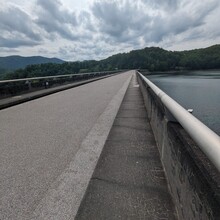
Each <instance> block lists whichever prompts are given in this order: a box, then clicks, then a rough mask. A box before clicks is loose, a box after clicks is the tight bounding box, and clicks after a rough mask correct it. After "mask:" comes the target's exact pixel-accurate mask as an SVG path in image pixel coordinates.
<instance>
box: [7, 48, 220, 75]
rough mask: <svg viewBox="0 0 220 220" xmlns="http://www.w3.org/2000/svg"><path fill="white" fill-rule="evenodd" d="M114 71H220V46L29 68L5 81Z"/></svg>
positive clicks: (151, 50)
mask: <svg viewBox="0 0 220 220" xmlns="http://www.w3.org/2000/svg"><path fill="white" fill-rule="evenodd" d="M115 69H148V70H150V71H170V70H198V69H204V70H205V69H220V45H214V46H211V47H208V48H205V49H196V50H189V51H167V50H164V49H162V48H158V47H149V48H148V47H147V48H145V49H142V50H133V51H131V52H129V53H121V54H116V55H113V56H111V57H109V58H107V59H104V60H100V61H94V60H91V61H82V62H66V63H62V64H54V63H49V64H37V65H29V66H27V67H26V68H25V69H20V70H16V71H14V72H13V73H9V74H6V75H5V76H4V78H5V79H12V78H25V77H34V76H49V75H60V74H73V73H79V72H90V71H103V70H115Z"/></svg>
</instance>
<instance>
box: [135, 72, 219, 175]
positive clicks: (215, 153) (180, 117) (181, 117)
mask: <svg viewBox="0 0 220 220" xmlns="http://www.w3.org/2000/svg"><path fill="white" fill-rule="evenodd" d="M137 73H138V75H139V76H140V78H141V80H142V81H143V82H144V84H145V85H147V86H148V87H150V88H151V89H152V90H153V92H154V93H155V94H156V96H157V97H158V98H159V99H160V101H161V102H162V103H163V105H164V106H165V107H166V108H167V110H168V111H169V112H170V113H171V114H172V115H173V117H174V118H175V119H176V120H177V121H178V122H179V123H180V124H181V125H182V127H183V128H184V129H185V131H186V132H187V133H188V134H189V136H190V137H191V138H192V139H193V140H194V141H195V143H196V144H197V145H198V147H199V148H200V149H201V150H202V151H203V152H204V153H205V155H206V156H207V157H208V158H209V160H210V161H211V162H212V163H213V165H214V166H215V167H216V168H217V169H218V171H219V172H220V137H219V136H218V135H217V134H216V133H215V132H213V131H212V130H211V129H210V128H208V127H207V126H206V125H204V124H203V123H202V122H201V121H199V120H198V119H197V118H196V117H194V116H193V115H192V114H190V113H189V112H188V111H187V110H186V109H184V108H183V107H182V106H181V105H179V104H178V103H177V102H176V101H174V100H173V99H172V98H171V97H170V96H168V95H167V94H166V93H165V92H163V91H162V90H161V89H159V88H158V87H157V86H156V85H155V84H154V83H152V82H151V81H150V80H149V79H147V78H146V77H145V76H144V75H142V74H141V73H140V72H138V71H137Z"/></svg>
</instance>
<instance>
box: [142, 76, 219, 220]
mask: <svg viewBox="0 0 220 220" xmlns="http://www.w3.org/2000/svg"><path fill="white" fill-rule="evenodd" d="M139 83H140V87H141V90H142V94H143V96H144V100H145V106H146V108H147V111H148V117H149V119H150V124H151V126H152V129H153V132H154V136H155V139H156V142H157V145H158V149H159V152H160V155H161V160H162V163H163V165H164V168H165V173H166V176H167V179H168V183H169V186H170V190H171V192H172V196H173V198H174V201H175V205H176V208H177V211H178V216H179V219H183V220H185V219H193V220H194V219H198V220H202V219H204V220H207V219H216V220H217V219H220V200H219V198H220V197H219V196H220V175H219V173H218V171H217V170H216V168H215V167H214V166H213V165H212V164H211V163H210V162H209V160H208V159H207V157H206V156H205V155H204V154H203V153H202V152H201V150H200V149H199V148H198V146H196V144H195V143H194V142H193V141H192V139H191V138H190V137H189V135H188V134H187V133H186V132H185V131H184V129H183V128H182V127H181V126H180V125H179V124H178V123H174V122H170V121H169V119H168V117H170V115H168V114H167V110H166V109H165V108H164V106H163V105H162V103H161V102H160V100H159V99H158V98H157V97H156V95H155V94H154V92H153V91H152V90H151V89H150V88H146V86H145V84H143V83H142V81H141V80H140V79H139ZM167 116H168V117H167Z"/></svg>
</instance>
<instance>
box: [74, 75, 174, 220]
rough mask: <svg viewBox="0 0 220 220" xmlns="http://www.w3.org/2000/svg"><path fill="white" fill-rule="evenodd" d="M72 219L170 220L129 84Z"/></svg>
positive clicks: (141, 112)
mask: <svg viewBox="0 0 220 220" xmlns="http://www.w3.org/2000/svg"><path fill="white" fill-rule="evenodd" d="M76 219H79V220H81V219H90V220H93V219H94V220H97V219H105V220H108V219H109V220H114V219H117V220H118V219H126V220H127V219H134V220H135V219H149V220H153V219H155V220H156V219H169V220H172V219H176V217H175V209H174V206H173V203H172V200H171V197H170V194H169V191H168V188H167V183H166V179H165V176H164V171H163V167H162V165H161V162H160V158H159V152H158V149H157V147H156V143H155V139H154V136H153V133H152V130H151V127H150V124H149V122H148V120H147V114H146V110H145V107H144V103H143V99H142V96H141V93H140V90H139V88H138V87H137V82H136V80H135V79H133V81H132V83H131V84H130V87H129V89H128V91H127V93H126V95H125V98H124V100H123V102H122V105H121V107H120V110H119V112H118V114H117V117H116V120H115V122H114V124H113V127H112V129H111V132H110V134H109V137H108V140H107V142H106V144H105V146H104V149H103V152H102V154H101V157H100V159H99V161H98V164H97V167H96V169H95V172H94V174H93V176H92V179H91V181H90V184H89V187H88V189H87V192H86V195H85V197H84V199H83V202H82V203H81V206H80V209H79V211H78V214H77V216H76Z"/></svg>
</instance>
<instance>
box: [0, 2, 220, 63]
mask: <svg viewBox="0 0 220 220" xmlns="http://www.w3.org/2000/svg"><path fill="white" fill-rule="evenodd" d="M219 19H220V1H219V0H202V1H201V0H7V1H6V0H0V33H1V34H0V56H8V55H14V54H17V55H22V56H36V55H41V56H46V57H58V58H61V59H64V60H70V61H75V60H87V59H97V60H99V59H102V58H106V57H108V56H110V55H112V54H116V53H119V52H128V51H130V50H133V49H141V48H144V47H149V46H159V47H162V48H164V49H168V50H187V49H193V48H201V47H207V46H210V45H213V44H219V43H220V28H219Z"/></svg>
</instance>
